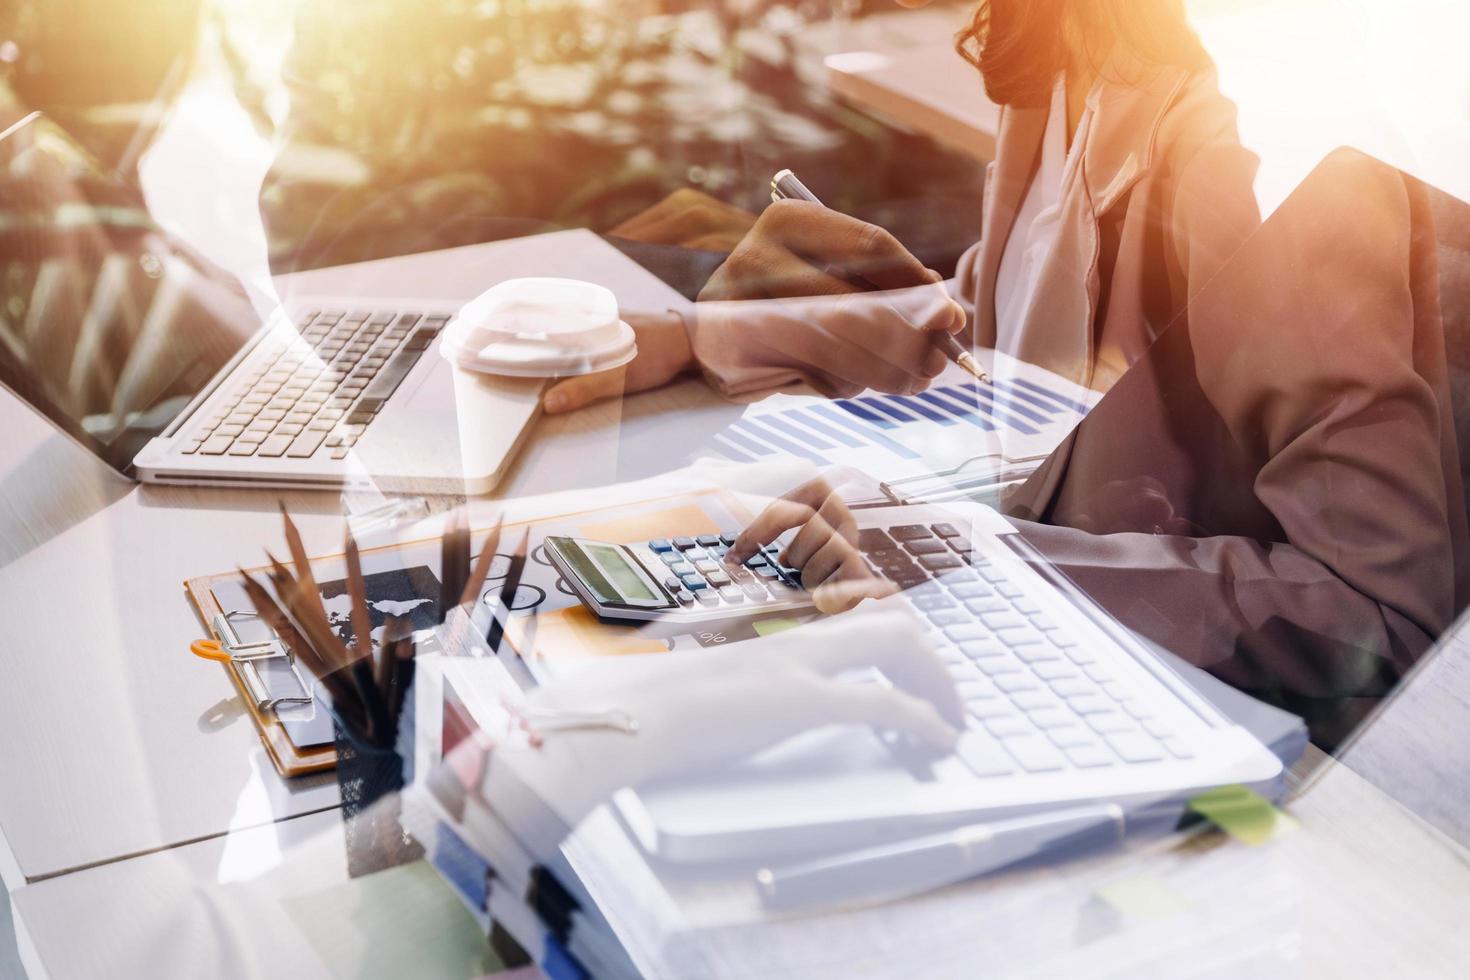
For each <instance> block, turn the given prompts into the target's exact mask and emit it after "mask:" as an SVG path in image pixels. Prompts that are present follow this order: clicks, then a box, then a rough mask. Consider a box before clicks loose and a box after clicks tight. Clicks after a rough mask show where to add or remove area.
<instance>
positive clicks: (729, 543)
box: [720, 534, 735, 548]
mask: <svg viewBox="0 0 1470 980" xmlns="http://www.w3.org/2000/svg"><path fill="white" fill-rule="evenodd" d="M720 544H722V545H724V546H725V547H726V548H733V547H735V535H733V534H722V535H720Z"/></svg>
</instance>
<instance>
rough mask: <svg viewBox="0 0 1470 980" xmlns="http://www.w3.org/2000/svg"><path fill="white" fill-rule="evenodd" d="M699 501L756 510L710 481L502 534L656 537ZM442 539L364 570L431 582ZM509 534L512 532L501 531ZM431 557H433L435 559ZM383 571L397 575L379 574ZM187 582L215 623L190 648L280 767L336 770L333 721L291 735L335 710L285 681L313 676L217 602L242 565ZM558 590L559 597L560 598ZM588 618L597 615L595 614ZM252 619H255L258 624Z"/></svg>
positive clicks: (625, 631) (319, 575)
mask: <svg viewBox="0 0 1470 980" xmlns="http://www.w3.org/2000/svg"><path fill="white" fill-rule="evenodd" d="M706 505H708V506H706ZM694 508H701V509H705V510H710V509H713V510H716V511H717V512H719V513H721V514H724V515H729V516H730V518H731V520H732V521H733V520H738V521H748V519H749V516H750V515H749V514H748V512H747V511H746V509H745V508H744V507H743V506H741V505H740V504H739V503H738V502H737V501H736V500H735V498H734V497H733V495H731V494H730V493H729V492H728V491H726V490H723V489H721V488H718V487H710V488H706V489H699V490H688V491H683V492H680V493H677V494H673V495H670V496H666V497H658V498H652V499H648V500H643V501H635V502H628V503H622V504H615V505H612V506H608V507H599V508H593V509H589V510H581V511H573V512H569V513H563V514H552V515H547V516H542V517H536V518H532V519H530V520H525V521H518V522H515V523H513V524H506V525H505V527H504V528H503V531H502V534H503V535H504V534H505V533H506V532H510V534H511V538H510V539H513V538H515V537H518V536H519V533H520V532H523V531H527V532H529V531H533V530H534V529H536V528H538V527H544V526H548V525H565V524H567V523H568V522H575V524H576V528H577V530H578V531H580V532H581V533H584V534H587V535H588V536H600V537H603V538H604V539H606V540H618V541H624V542H627V541H634V540H640V539H648V538H652V537H659V536H661V535H664V534H675V533H680V534H682V533H685V532H686V531H687V530H689V529H690V525H689V521H690V520H691V518H693V517H696V516H697V515H696V514H694V513H693V509H694ZM741 526H743V524H742V525H741ZM699 530H702V528H700V529H699ZM488 531H489V527H488V526H484V527H476V528H474V529H473V531H472V534H473V537H474V538H475V539H481V538H482V536H483V535H484V534H485V533H486V532H488ZM439 540H440V539H439V538H438V537H431V538H421V539H415V540H411V541H400V542H394V543H392V544H388V545H383V546H379V547H377V548H368V549H364V550H363V551H362V561H363V563H364V567H365V568H370V567H371V566H373V565H374V564H377V565H378V566H379V567H380V568H392V569H396V570H397V572H396V573H394V574H397V575H398V577H400V578H403V579H404V580H405V582H406V583H408V584H412V585H419V584H423V585H427V584H428V583H427V582H423V581H422V580H421V579H420V580H417V581H416V580H414V573H416V572H422V571H426V569H424V567H423V566H424V565H425V564H430V565H432V567H431V568H430V569H427V571H429V572H431V573H432V575H433V576H437V575H438V566H437V553H438V545H439ZM502 540H508V539H507V538H506V537H502ZM398 556H401V557H402V558H403V560H402V561H399V560H395V559H396V558H397V557H398ZM427 556H433V557H432V558H431V559H428V558H427ZM341 562H342V556H341V555H325V556H321V557H319V558H313V559H312V562H311V565H312V570H313V574H314V576H315V577H316V579H317V582H318V584H319V585H324V583H327V582H329V581H330V579H331V577H332V575H333V574H335V572H334V571H332V570H331V569H330V566H338V565H340V563H341ZM247 571H248V572H250V573H251V574H252V575H264V573H265V571H266V569H265V568H264V567H263V566H257V567H255V568H250V569H247ZM378 574H390V573H387V572H380V573H378ZM368 577H369V579H372V578H373V575H371V574H370V575H369V576H368ZM433 584H434V585H435V586H436V588H435V589H433V590H432V593H433V594H434V595H437V577H436V578H435V579H434V583H433ZM324 587H325V585H324ZM522 588H523V589H524V590H526V591H527V592H539V593H542V598H543V599H545V598H546V595H545V593H548V592H550V591H552V590H551V589H550V588H547V587H546V583H543V585H542V587H536V586H534V585H523V586H522ZM184 590H185V593H186V595H187V596H188V598H189V601H190V602H191V603H192V604H193V606H194V609H195V612H196V613H197V614H198V616H199V620H200V623H201V625H203V626H205V627H206V628H207V629H208V631H209V637H210V638H209V639H207V640H198V641H195V643H194V644H191V647H190V652H191V654H193V655H195V656H203V657H205V659H209V660H215V661H218V662H219V663H220V664H221V665H222V666H223V667H224V669H225V671H226V672H227V673H228V674H229V676H230V680H231V682H232V683H233V684H234V685H235V689H236V691H237V692H238V693H239V695H240V698H241V700H243V701H244V702H245V706H246V708H247V710H248V711H249V712H250V716H251V720H252V721H253V722H254V724H255V727H256V729H257V731H258V733H259V735H260V739H261V742H262V743H263V744H264V745H265V748H266V751H267V753H268V754H269V755H270V759H271V762H272V763H273V764H274V765H275V767H276V771H277V772H279V773H280V774H281V775H282V776H286V777H291V776H304V775H308V774H311V773H318V772H325V771H329V770H331V769H334V768H335V767H336V765H337V752H336V748H335V745H334V744H333V742H332V741H331V735H330V729H327V734H326V740H325V741H322V742H316V743H307V744H299V743H298V741H297V740H296V739H294V738H293V730H294V731H296V732H300V731H301V730H302V729H303V727H304V726H303V725H302V724H301V723H300V722H299V721H298V720H297V718H298V717H299V716H302V715H306V714H307V713H308V711H310V712H312V715H311V717H312V718H314V719H315V720H316V721H317V723H318V724H323V725H325V724H329V723H330V715H329V713H328V712H327V710H326V708H325V706H324V705H323V704H322V703H320V702H319V701H315V699H313V700H312V701H306V700H305V695H302V693H301V690H298V689H296V688H295V687H293V685H292V683H291V682H290V681H289V680H288V679H287V678H288V676H289V675H290V674H292V673H294V674H295V676H296V677H297V678H298V679H299V681H300V684H299V687H300V689H302V690H304V691H305V692H307V694H309V693H310V692H312V691H313V689H314V685H313V683H312V678H311V677H310V676H309V675H306V673H305V671H302V670H299V669H296V668H294V665H293V666H291V667H290V668H289V669H287V667H285V666H283V665H291V664H292V661H291V658H290V657H288V656H287V654H288V651H287V650H286V649H285V648H284V645H283V644H282V643H280V641H279V640H277V639H276V638H275V637H274V635H273V634H270V631H269V630H268V628H266V627H265V626H264V624H263V623H260V622H259V621H258V620H256V617H255V616H254V614H253V611H248V610H249V605H248V602H244V603H241V604H237V605H236V608H235V609H226V608H225V607H224V606H222V605H221V603H220V600H219V598H218V595H219V594H220V593H224V594H226V595H227V596H229V595H230V594H231V592H232V591H233V592H234V593H239V594H241V595H243V589H241V587H240V585H239V573H238V572H236V571H233V570H232V571H229V572H223V573H220V574H216V575H204V576H199V577H196V578H191V579H188V580H187V581H185V582H184ZM557 598H558V599H560V598H562V597H561V596H557ZM426 601H428V602H429V605H428V606H425V607H424V608H425V610H436V609H437V599H434V600H426ZM513 607H514V601H513ZM565 614H566V615H565V616H564V617H563V618H568V621H569V622H570V621H575V622H578V623H580V622H581V620H580V619H579V618H578V616H577V611H576V610H570V609H569V610H565ZM434 615H435V613H434V612H432V611H426V612H425V616H426V618H432V616H434ZM583 618H589V619H590V617H583ZM252 620H255V622H254V623H252V622H251V621H252ZM585 625H586V626H587V627H588V628H589V629H588V630H587V631H582V632H583V638H584V642H588V641H590V642H592V643H594V644H595V645H596V646H598V647H602V648H604V649H605V650H606V652H609V653H617V652H633V649H634V647H636V648H637V649H638V650H639V651H641V650H642V649H643V646H642V645H640V644H637V643H635V644H634V647H629V646H628V643H630V642H633V641H634V640H635V639H636V638H635V637H634V636H633V634H634V633H635V631H634V630H632V629H631V628H628V627H621V626H606V625H600V624H597V625H594V623H592V622H589V623H587V624H585ZM598 626H600V628H598ZM594 632H595V636H594V635H593V633H594ZM620 637H626V639H625V640H624V642H622V643H620V642H619V638H620ZM507 639H509V640H511V643H510V646H511V647H512V648H515V649H517V651H518V652H521V653H523V655H527V656H529V657H532V658H535V657H536V656H537V653H538V652H539V651H532V650H524V651H521V650H520V647H521V643H520V642H517V641H520V640H522V639H523V638H522V637H521V636H520V635H519V631H516V635H515V636H512V635H511V631H510V630H508V631H507ZM625 648H626V649H625ZM661 648H662V649H667V647H666V646H661ZM267 665H268V666H267ZM262 669H265V670H266V671H268V674H267V675H266V676H263V675H262ZM283 691H284V693H283Z"/></svg>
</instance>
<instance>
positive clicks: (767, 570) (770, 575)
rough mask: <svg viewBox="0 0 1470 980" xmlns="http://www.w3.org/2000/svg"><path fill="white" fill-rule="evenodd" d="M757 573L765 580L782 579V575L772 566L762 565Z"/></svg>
mask: <svg viewBox="0 0 1470 980" xmlns="http://www.w3.org/2000/svg"><path fill="white" fill-rule="evenodd" d="M755 573H756V574H757V575H759V576H760V577H761V578H764V579H778V578H780V577H781V573H780V572H778V571H776V570H775V569H774V568H772V567H771V566H770V565H761V566H760V567H759V568H757V569H756V570H755Z"/></svg>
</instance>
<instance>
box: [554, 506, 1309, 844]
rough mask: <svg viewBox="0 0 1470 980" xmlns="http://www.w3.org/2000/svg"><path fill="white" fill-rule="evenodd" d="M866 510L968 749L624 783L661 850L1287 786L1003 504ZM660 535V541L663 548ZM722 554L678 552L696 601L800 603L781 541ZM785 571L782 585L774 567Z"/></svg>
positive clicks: (773, 763) (897, 829) (750, 609)
mask: <svg viewBox="0 0 1470 980" xmlns="http://www.w3.org/2000/svg"><path fill="white" fill-rule="evenodd" d="M855 513H856V516H857V518H858V522H859V525H860V527H861V531H860V539H859V544H860V547H861V548H862V550H863V552H864V554H865V557H866V558H867V561H868V563H869V564H870V566H871V567H872V569H873V571H874V572H875V573H877V574H879V575H883V576H885V577H887V578H889V579H890V580H892V581H893V582H895V583H896V584H898V585H899V586H901V588H902V590H903V591H902V593H901V595H900V596H897V597H894V599H892V600H884V601H898V602H903V603H906V604H907V605H908V606H910V608H911V609H912V610H913V612H914V613H915V615H916V617H917V619H918V620H919V621H920V622H921V623H922V624H923V627H924V629H925V640H926V642H927V643H928V644H929V645H930V646H931V647H932V648H934V649H935V650H937V652H938V653H939V655H940V656H941V657H942V658H943V659H944V661H945V663H946V665H947V666H948V668H949V671H950V673H951V674H952V676H953V677H954V680H955V683H956V686H957V688H958V690H959V693H960V696H961V698H962V699H963V700H964V702H965V706H966V712H967V725H966V728H965V731H964V733H963V734H962V735H961V737H960V741H959V745H958V746H957V748H956V750H955V752H954V754H953V755H951V756H949V757H946V758H943V759H939V760H937V761H934V762H933V764H932V765H927V766H924V767H920V768H918V769H917V770H916V767H915V765H914V764H913V762H912V761H911V760H910V759H907V758H905V753H903V752H901V751H900V752H895V751H894V748H895V747H894V746H893V745H892V744H891V743H890V742H888V741H887V740H885V739H884V738H880V737H879V736H877V735H875V734H874V733H872V732H868V731H859V730H856V729H853V728H851V727H842V728H828V729H823V730H819V731H815V732H811V733H808V734H807V735H804V736H800V737H798V738H795V739H792V740H790V741H788V742H786V743H783V744H782V745H780V746H778V747H776V748H774V749H772V750H770V751H767V752H765V753H763V754H761V755H759V756H756V757H755V758H753V759H751V760H749V761H747V762H744V763H741V764H739V765H735V766H732V767H729V768H727V769H725V770H723V771H720V772H718V773H710V774H705V775H701V776H698V777H694V778H689V779H681V780H679V781H678V782H676V783H669V784H666V785H661V786H650V787H644V788H643V789H640V790H639V791H638V792H637V793H634V792H632V791H625V792H624V793H622V794H620V795H619V797H618V800H617V809H618V811H619V813H620V815H621V816H622V818H623V820H624V821H625V823H626V824H627V826H628V828H629V829H630V830H631V831H632V832H633V834H634V835H635V836H636V837H637V838H638V839H639V840H640V841H641V843H642V844H643V845H644V847H646V848H647V849H648V850H649V851H650V852H652V853H655V854H657V855H658V856H660V857H662V858H665V859H668V860H673V861H708V860H717V861H718V860H739V859H747V858H761V859H765V858H771V857H774V856H779V855H782V854H800V853H805V852H810V851H814V850H830V849H836V848H842V847H853V846H859V845H862V844H865V843H869V842H872V841H875V840H884V839H893V838H896V837H903V836H908V835H915V834H920V833H924V832H926V831H932V830H937V829H940V828H945V827H953V826H956V825H957V824H971V823H976V822H979V821H990V820H996V819H1002V818H1007V817H1013V816H1023V815H1027V814H1033V813H1038V812H1043V811H1051V810H1055V809H1056V808H1058V807H1067V806H1081V805H1092V804H1106V805H1111V806H1114V807H1116V808H1117V812H1118V813H1120V814H1128V815H1130V816H1133V817H1139V816H1142V815H1145V814H1147V815H1149V816H1154V815H1156V814H1157V813H1159V812H1166V813H1172V814H1173V815H1174V816H1177V815H1178V813H1179V811H1180V809H1181V807H1182V805H1183V802H1184V801H1186V800H1187V799H1189V798H1190V797H1192V796H1194V795H1196V794H1197V793H1199V792H1200V791H1203V790H1206V789H1211V788H1214V787H1217V786H1224V785H1234V784H1244V785H1248V786H1252V787H1255V788H1258V789H1261V790H1263V791H1265V792H1267V793H1272V792H1274V789H1275V783H1276V781H1277V780H1278V779H1279V778H1280V776H1281V775H1282V765H1281V762H1280V760H1279V759H1278V758H1277V757H1276V756H1275V755H1273V754H1272V753H1271V752H1270V751H1269V750H1268V749H1267V748H1266V747H1265V746H1264V745H1262V744H1261V743H1260V742H1259V741H1257V740H1256V738H1255V737H1254V736H1253V735H1251V733H1250V732H1249V731H1247V730H1246V729H1245V728H1244V727H1242V726H1240V725H1238V724H1236V723H1234V722H1233V721H1231V720H1230V719H1229V718H1227V717H1225V716H1224V715H1223V714H1221V712H1220V711H1219V710H1217V709H1216V708H1215V707H1214V705H1212V704H1211V703H1210V702H1209V701H1208V700H1206V699H1205V698H1204V697H1202V696H1200V695H1199V694H1198V693H1196V692H1195V691H1194V690H1193V689H1192V688H1191V687H1190V685H1189V684H1187V683H1186V682H1185V681H1184V680H1182V679H1181V678H1180V677H1179V676H1178V675H1177V674H1176V673H1174V671H1172V670H1171V669H1170V668H1169V667H1168V666H1167V665H1166V664H1164V663H1163V662H1162V661H1160V660H1159V658H1157V657H1156V656H1154V655H1153V654H1152V653H1151V652H1150V651H1149V650H1147V649H1146V648H1145V647H1144V646H1143V645H1142V644H1140V643H1139V642H1138V641H1137V639H1136V638H1134V637H1133V636H1131V635H1130V634H1129V633H1128V632H1127V631H1126V630H1125V629H1123V628H1122V627H1121V626H1119V625H1118V624H1117V623H1116V622H1114V621H1113V620H1112V619H1111V618H1110V617H1108V616H1107V614H1106V613H1104V612H1103V611H1102V610H1101V609H1100V608H1098V607H1097V605H1096V604H1095V603H1093V602H1092V601H1091V600H1089V599H1087V598H1086V597H1085V596H1084V595H1082V593H1081V592H1080V591H1079V590H1077V589H1076V588H1075V587H1074V586H1071V585H1070V584H1069V583H1068V582H1067V581H1066V580H1065V579H1062V578H1060V577H1058V578H1051V577H1049V576H1047V575H1046V573H1045V572H1044V571H1043V570H1042V569H1043V568H1044V563H1036V562H1030V561H1028V560H1026V559H1025V558H1024V557H1023V554H1024V551H1025V545H1024V542H1023V541H1022V540H1021V539H1020V537H1019V535H1017V534H1015V533H1014V532H1013V531H1012V530H1011V529H1010V525H1009V524H1008V523H1007V522H1005V520H1004V519H1003V518H1000V517H999V516H998V515H996V514H995V513H994V512H993V511H990V510H988V509H986V508H982V507H979V506H978V505H974V504H947V505H945V506H943V507H937V506H908V507H883V508H874V509H865V510H860V511H857V512H855ZM732 530H736V529H732ZM663 544H664V542H663V541H658V542H655V543H654V548H653V549H652V551H653V553H654V554H655V555H656V556H657V555H659V551H658V549H659V548H661V547H662V546H663ZM726 547H727V545H726V543H725V542H724V541H723V540H720V539H717V538H716V539H710V540H708V541H702V540H701V539H698V538H687V539H680V540H679V541H678V543H677V545H676V546H675V550H676V551H677V556H676V557H677V558H678V560H679V561H681V562H683V563H687V564H690V565H691V567H692V569H693V570H692V571H691V572H690V573H689V575H688V576H684V577H681V578H680V583H679V589H681V590H682V589H691V590H692V591H694V592H695V593H696V594H700V595H702V594H706V593H709V594H711V595H712V597H713V598H712V601H711V603H710V604H708V605H705V604H702V603H701V604H699V605H697V606H695V607H693V608H694V609H697V610H699V611H700V612H701V613H702V614H708V613H710V612H717V611H719V612H723V613H724V615H726V616H727V617H738V616H746V615H753V614H754V615H759V614H760V613H761V612H762V611H763V610H764V609H766V608H767V607H769V608H771V609H773V610H776V611H786V610H788V609H789V607H790V605H791V603H792V590H793V589H796V588H799V584H800V583H799V578H798V577H797V573H796V572H795V570H794V569H784V568H782V567H781V566H780V565H779V562H777V561H776V560H775V558H774V556H775V554H777V553H779V550H780V548H779V546H775V547H772V548H768V549H767V550H766V551H765V552H763V553H761V554H759V555H757V556H756V557H755V558H753V559H752V562H753V563H754V564H753V567H750V568H743V569H733V570H732V569H729V568H728V567H727V566H723V567H722V571H720V572H718V573H716V574H720V575H722V576H723V575H726V574H729V575H731V577H732V578H734V579H735V583H734V587H727V588H716V587H714V586H713V585H711V586H710V587H708V588H702V587H701V588H693V586H694V585H695V583H693V581H692V578H693V577H694V576H697V575H700V574H702V573H700V572H699V565H698V563H699V562H701V561H703V562H706V563H708V565H709V566H714V565H716V564H720V563H722V562H723V558H724V553H723V549H725V548H726ZM640 550H641V549H639V548H634V549H631V550H629V552H628V555H629V561H635V560H637V559H636V555H637V553H638V552H639V551H640ZM655 560H660V559H657V558H656V559H655ZM773 567H774V568H775V570H776V571H777V573H778V576H777V577H775V578H771V577H767V576H766V575H764V574H763V573H764V572H766V571H767V570H768V569H771V568H773ZM751 573H754V574H751ZM621 578H627V579H628V580H629V581H631V577H628V576H622V577H621ZM601 580H602V581H606V582H611V581H614V580H617V577H609V576H608V575H604V576H602V579H601ZM654 581H655V582H656V583H657V582H659V581H661V579H658V578H655V579H654ZM747 586H749V587H750V588H749V589H748V590H747V588H746V587H747ZM660 587H661V586H660ZM764 592H769V593H770V594H769V595H765V594H760V593H764ZM583 601H584V602H587V600H586V599H585V598H584V600H583ZM682 606H683V604H680V603H676V604H675V605H674V607H673V610H671V614H672V615H675V616H677V615H679V614H680V610H681V609H682ZM597 611H598V612H599V615H601V616H603V617H604V618H608V617H609V615H610V614H611V615H612V616H613V617H614V618H615V617H616V615H617V612H616V608H615V607H614V606H608V607H606V608H601V609H598V610H597Z"/></svg>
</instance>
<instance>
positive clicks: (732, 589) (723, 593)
mask: <svg viewBox="0 0 1470 980" xmlns="http://www.w3.org/2000/svg"><path fill="white" fill-rule="evenodd" d="M720 598H721V599H724V600H725V601H726V602H744V601H745V593H744V592H742V591H740V589H739V588H737V587H736V586H733V585H727V586H725V587H724V588H722V589H720Z"/></svg>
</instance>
